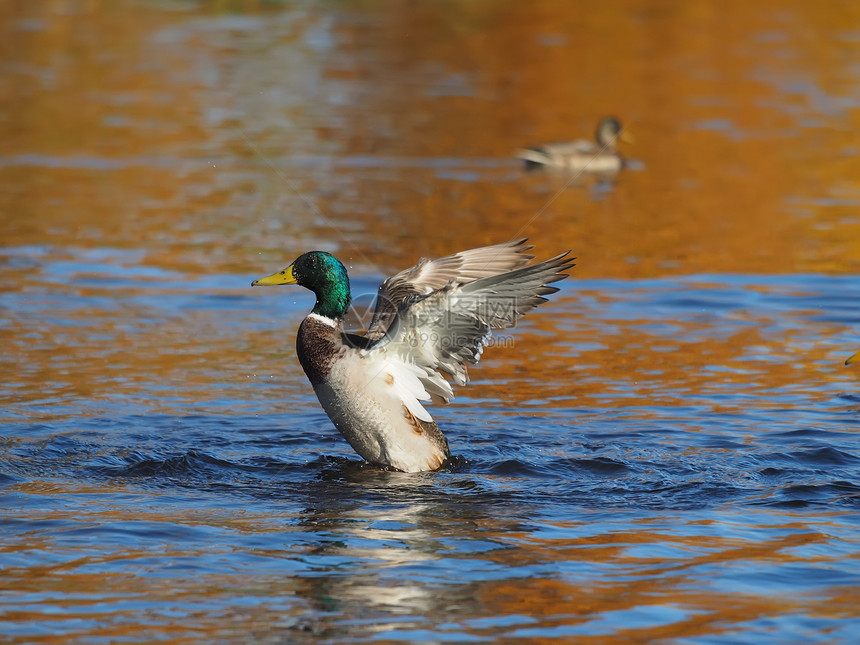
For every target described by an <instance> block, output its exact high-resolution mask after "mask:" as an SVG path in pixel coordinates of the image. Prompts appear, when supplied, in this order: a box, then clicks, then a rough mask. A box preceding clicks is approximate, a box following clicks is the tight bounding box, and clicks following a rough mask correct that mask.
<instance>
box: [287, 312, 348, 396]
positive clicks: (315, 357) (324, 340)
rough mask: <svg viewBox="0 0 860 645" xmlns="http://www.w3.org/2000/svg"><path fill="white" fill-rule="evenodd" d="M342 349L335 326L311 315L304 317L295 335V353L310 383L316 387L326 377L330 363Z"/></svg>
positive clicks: (339, 335)
mask: <svg viewBox="0 0 860 645" xmlns="http://www.w3.org/2000/svg"><path fill="white" fill-rule="evenodd" d="M342 350H343V342H342V341H341V332H340V330H339V329H338V328H337V327H333V326H332V325H329V324H327V323H325V322H323V321H321V320H318V319H316V318H313V317H308V318H305V320H304V321H303V322H302V324H301V326H300V327H299V334H298V336H297V337H296V354H297V355H298V357H299V363H301V364H302V369H303V370H304V371H305V374H306V375H307V377H308V380H309V381H310V382H311V385H313V386H314V387H316V386H317V385H319V384H320V383H322V382H323V381H324V380H325V379H326V378H327V377H328V375H329V373H330V372H331V366H332V363H333V362H334V361H335V359H336V358H337V357H338V355H339V354H340V352H341V351H342Z"/></svg>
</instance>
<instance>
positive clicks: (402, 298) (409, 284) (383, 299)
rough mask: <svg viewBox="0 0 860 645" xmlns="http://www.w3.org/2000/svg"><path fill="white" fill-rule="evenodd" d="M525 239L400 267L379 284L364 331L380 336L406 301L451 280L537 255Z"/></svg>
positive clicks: (499, 269) (504, 268)
mask: <svg viewBox="0 0 860 645" xmlns="http://www.w3.org/2000/svg"><path fill="white" fill-rule="evenodd" d="M531 248H532V247H531V246H528V245H526V239H521V240H516V241H513V242H506V243H504V244H495V245H493V246H485V247H482V248H479V249H471V250H469V251H461V252H460V253H455V254H454V255H449V256H447V257H444V258H439V259H438V260H428V259H426V258H421V260H419V261H418V264H416V265H415V266H414V267H411V268H409V269H406V270H405V271H401V272H400V273H398V274H397V275H395V276H392V277H390V278H388V279H387V280H385V281H384V282H383V283H382V284H381V285H379V292H378V294H377V298H376V309H375V311H374V312H373V320H372V321H371V323H370V327H369V328H368V330H367V333H366V334H365V335H366V336H367V337H368V338H371V339H374V340H376V339H379V338H382V337H383V336H384V335H385V332H386V331H387V330H388V327H389V326H390V324H391V321H392V320H393V319H394V317H395V316H396V315H397V312H398V310H399V309H400V308H401V307H402V305H403V303H404V302H406V301H407V300H408V299H410V298H414V297H416V296H426V295H429V294H431V293H433V292H434V291H438V290H439V289H442V288H443V287H445V286H446V285H448V284H449V283H452V282H453V283H454V284H467V283H469V282H474V281H475V280H480V279H481V278H486V277H489V276H493V275H498V274H500V273H506V272H508V271H512V270H514V269H518V268H520V267H523V266H525V265H526V264H528V263H529V260H532V259H533V258H534V256H532V255H528V254H527V253H526V251H528V250H529V249H531Z"/></svg>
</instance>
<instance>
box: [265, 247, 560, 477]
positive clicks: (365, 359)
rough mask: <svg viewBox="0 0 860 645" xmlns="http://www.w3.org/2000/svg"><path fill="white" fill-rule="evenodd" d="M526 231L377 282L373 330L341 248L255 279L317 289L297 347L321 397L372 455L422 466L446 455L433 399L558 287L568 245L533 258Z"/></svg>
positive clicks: (408, 468)
mask: <svg viewBox="0 0 860 645" xmlns="http://www.w3.org/2000/svg"><path fill="white" fill-rule="evenodd" d="M531 248H532V247H531V246H526V240H525V239H523V240H519V241H516V242H509V243H505V244H497V245H494V246H487V247H483V248H479V249H472V250H470V251H463V252H461V253H456V254H454V255H450V256H448V257H444V258H441V259H438V260H427V259H423V258H422V259H421V260H420V261H419V262H418V264H416V265H415V266H414V267H412V268H410V269H406V270H405V271H401V272H400V273H398V274H397V275H395V276H393V277H391V278H388V279H386V280H385V281H384V282H383V283H382V284H381V285H380V287H379V291H378V294H377V304H376V309H375V311H374V315H373V319H372V320H371V323H370V326H369V327H368V329H367V332H366V333H365V334H364V335H363V336H362V335H357V334H350V333H347V332H345V331H344V329H343V318H344V315H345V314H346V312H347V308H348V307H349V304H350V298H351V295H350V287H349V276H348V275H347V272H346V268H345V267H344V266H343V264H341V262H339V261H338V260H337V258H335V257H334V256H333V255H330V254H328V253H325V252H323V251H311V252H309V253H304V254H303V255H300V256H299V257H298V258H297V259H296V260H295V261H294V262H293V263H292V264H290V265H289V266H288V267H287V268H286V269H284V270H283V271H278V272H277V273H275V274H272V275H270V276H268V277H266V278H260V279H259V280H254V281H253V282H252V283H251V286H252V287H254V286H270V285H281V284H298V285H301V286H303V287H305V288H307V289H310V290H311V291H313V292H314V294H315V295H316V304H315V305H314V308H313V309H312V310H311V312H310V314H308V316H307V317H306V318H305V319H304V321H302V323H301V325H300V326H299V332H298V337H297V338H296V354H297V355H298V358H299V362H300V363H301V365H302V368H303V369H304V371H305V374H306V375H307V377H308V379H309V380H310V382H311V385H312V386H313V388H314V392H316V395H317V398H319V401H320V404H321V405H322V407H323V409H324V410H325V412H326V414H328V416H329V418H330V419H331V420H332V422H333V423H334V425H335V427H336V428H337V429H338V430H339V431H340V433H341V434H342V435H343V436H344V438H345V439H346V440H347V441H348V442H349V444H350V445H351V446H352V447H353V448H354V449H355V451H356V452H357V453H358V454H359V455H361V456H362V457H363V458H364V459H365V460H367V461H368V462H370V463H371V464H375V465H378V466H382V467H387V468H391V469H396V470H401V471H405V472H410V473H411V472H420V471H426V470H437V469H439V468H441V467H442V466H444V465H445V464H446V463H447V462H448V460H449V458H450V455H451V453H450V451H449V449H448V442H447V440H446V439H445V435H443V434H442V431H441V430H440V429H439V427H438V426H437V425H436V423H435V422H434V421H433V417H432V416H430V414H429V413H428V412H427V410H426V409H425V408H424V405H423V402H425V401H430V400H434V401H436V402H443V403H447V402H448V401H449V400H450V399H451V398H452V397H453V392H452V389H451V383H450V382H449V381H448V380H447V379H446V378H445V375H447V376H448V377H449V378H451V379H452V380H453V382H454V383H456V384H457V385H465V384H466V382H467V381H468V373H467V371H466V363H472V364H475V363H477V362H478V360H479V359H480V358H481V352H482V351H483V348H484V346H485V345H486V344H487V342H488V341H489V340H490V336H491V330H493V329H504V328H506V327H510V326H511V325H513V324H514V322H515V321H517V320H518V319H519V318H521V317H522V316H524V315H525V314H526V313H527V312H528V311H530V310H532V309H534V308H535V307H537V306H538V305H540V304H542V303H544V302H546V301H547V299H546V298H544V297H543V296H546V295H548V294H551V293H554V292H556V291H558V289H557V288H556V287H550V286H547V285H549V284H551V283H553V282H557V281H558V280H562V279H564V278H566V277H567V273H566V271H568V270H569V269H570V268H571V267H572V266H573V258H569V257H568V254H569V253H570V251H567V252H565V253H562V254H561V255H557V256H556V257H554V258H552V259H549V260H546V261H544V262H540V263H537V264H532V265H530V266H527V265H528V263H529V261H530V260H532V259H533V257H534V256H531V255H527V254H526V251H528V250H529V249H531Z"/></svg>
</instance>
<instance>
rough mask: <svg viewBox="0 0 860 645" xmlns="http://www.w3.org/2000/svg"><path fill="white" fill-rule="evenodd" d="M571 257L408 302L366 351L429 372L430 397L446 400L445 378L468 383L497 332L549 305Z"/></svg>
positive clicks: (447, 386)
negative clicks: (387, 354)
mask: <svg viewBox="0 0 860 645" xmlns="http://www.w3.org/2000/svg"><path fill="white" fill-rule="evenodd" d="M568 253H569V252H568ZM568 253H563V254H562V255H559V256H556V257H554V258H552V259H550V260H547V261H545V262H540V263H538V264H534V265H532V266H527V267H523V268H519V269H515V270H513V271H509V272H507V273H502V274H499V275H493V276H489V277H486V278H481V279H479V280H475V281H473V282H470V283H467V284H465V285H457V284H454V283H451V284H448V285H446V286H445V287H444V288H442V289H440V290H438V291H435V292H433V293H431V294H430V295H427V296H415V297H413V298H411V299H408V300H407V301H406V302H405V303H404V304H403V305H402V306H401V308H400V311H399V312H398V314H397V317H396V319H395V320H394V321H393V323H392V325H391V327H390V329H389V333H388V334H387V335H386V337H385V338H384V339H383V340H381V341H379V342H378V343H377V344H376V345H375V346H373V347H372V348H370V349H369V350H366V351H370V352H373V351H376V349H377V348H378V349H381V350H383V351H385V352H394V353H396V354H397V355H398V356H400V357H401V358H402V360H403V361H404V362H410V363H412V364H414V365H415V366H416V367H418V368H419V369H421V370H423V371H424V376H423V377H420V378H421V382H422V383H423V384H424V387H425V388H426V391H427V393H428V394H430V395H436V396H437V397H439V398H441V399H443V400H444V401H445V402H447V401H448V400H449V399H450V398H452V397H453V392H452V390H451V384H450V383H449V382H448V381H447V380H446V379H445V376H444V375H445V374H447V375H449V376H450V377H451V378H452V379H453V380H454V382H455V383H456V384H457V385H465V384H466V383H467V382H468V380H469V376H468V372H467V369H466V363H472V364H474V363H477V362H478V361H479V360H480V358H481V353H482V351H483V348H484V346H485V345H486V344H487V342H489V340H490V337H491V335H492V330H493V329H503V328H505V327H510V326H511V325H513V324H514V323H515V322H516V321H517V320H519V319H520V318H522V317H523V316H524V315H525V314H526V313H527V312H529V311H531V310H532V309H534V308H535V307H537V306H538V305H540V304H542V303H544V302H546V298H544V297H543V296H546V295H548V294H550V293H554V292H556V291H558V289H557V288H556V287H551V286H548V285H549V284H551V283H553V282H557V281H558V280H563V279H564V278H566V277H567V274H566V273H565V271H567V270H569V269H570V268H571V267H572V266H573V259H572V258H568V257H567V255H568Z"/></svg>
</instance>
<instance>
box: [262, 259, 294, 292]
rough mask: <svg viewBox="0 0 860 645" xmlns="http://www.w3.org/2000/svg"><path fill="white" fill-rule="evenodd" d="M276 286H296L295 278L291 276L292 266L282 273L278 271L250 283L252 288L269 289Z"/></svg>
mask: <svg viewBox="0 0 860 645" xmlns="http://www.w3.org/2000/svg"><path fill="white" fill-rule="evenodd" d="M278 284H297V283H296V278H295V277H294V276H293V265H292V264H291V265H290V266H288V267H287V268H286V269H284V270H283V271H278V272H277V273H273V274H272V275H270V276H266V277H265V278H260V279H259V280H254V281H253V282H252V283H251V286H252V287H271V286H274V285H278Z"/></svg>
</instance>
